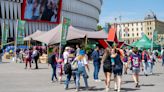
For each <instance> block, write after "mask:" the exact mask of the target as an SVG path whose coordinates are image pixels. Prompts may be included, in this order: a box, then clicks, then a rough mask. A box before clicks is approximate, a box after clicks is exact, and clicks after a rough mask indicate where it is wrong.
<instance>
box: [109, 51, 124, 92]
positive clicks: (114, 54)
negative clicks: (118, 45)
mask: <svg viewBox="0 0 164 92" xmlns="http://www.w3.org/2000/svg"><path fill="white" fill-rule="evenodd" d="M111 62H112V68H113V73H114V84H115V86H114V90H115V91H117V92H120V90H121V80H122V79H121V77H122V70H123V63H122V61H121V57H120V53H119V51H117V50H116V49H115V48H114V49H112V51H111Z"/></svg>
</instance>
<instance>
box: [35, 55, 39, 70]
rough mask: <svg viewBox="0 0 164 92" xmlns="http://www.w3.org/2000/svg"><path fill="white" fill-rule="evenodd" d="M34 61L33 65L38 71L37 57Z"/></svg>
mask: <svg viewBox="0 0 164 92" xmlns="http://www.w3.org/2000/svg"><path fill="white" fill-rule="evenodd" d="M34 61H35V65H36V67H35V69H38V58H37V57H36V58H34Z"/></svg>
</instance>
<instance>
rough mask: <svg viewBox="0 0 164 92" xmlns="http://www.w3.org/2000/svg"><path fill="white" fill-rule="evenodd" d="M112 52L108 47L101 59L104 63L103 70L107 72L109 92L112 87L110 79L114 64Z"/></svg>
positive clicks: (107, 88)
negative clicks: (112, 62)
mask: <svg viewBox="0 0 164 92" xmlns="http://www.w3.org/2000/svg"><path fill="white" fill-rule="evenodd" d="M110 54H111V53H110V49H109V48H106V49H105V52H104V55H103V57H102V60H101V62H102V63H103V70H104V74H105V84H106V92H108V91H109V89H110V79H111V74H112V64H111V57H110Z"/></svg>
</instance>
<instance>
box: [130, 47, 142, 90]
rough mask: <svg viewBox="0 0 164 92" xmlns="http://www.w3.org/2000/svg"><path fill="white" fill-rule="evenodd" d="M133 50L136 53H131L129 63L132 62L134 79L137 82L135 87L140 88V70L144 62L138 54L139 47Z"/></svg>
mask: <svg viewBox="0 0 164 92" xmlns="http://www.w3.org/2000/svg"><path fill="white" fill-rule="evenodd" d="M133 52H134V53H133V54H132V55H131V57H130V61H129V62H128V65H129V64H132V72H133V79H134V82H135V84H136V85H135V87H136V88H138V87H140V86H139V72H140V66H141V65H142V62H141V60H140V56H139V54H138V51H137V49H134V50H133ZM142 70H143V68H142Z"/></svg>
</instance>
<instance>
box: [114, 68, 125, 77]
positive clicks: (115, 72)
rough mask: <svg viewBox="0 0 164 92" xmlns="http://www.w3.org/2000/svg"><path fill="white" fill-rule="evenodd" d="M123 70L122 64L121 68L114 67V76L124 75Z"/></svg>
mask: <svg viewBox="0 0 164 92" xmlns="http://www.w3.org/2000/svg"><path fill="white" fill-rule="evenodd" d="M122 70H123V67H122V66H120V67H119V68H116V67H113V74H114V76H117V75H119V76H122Z"/></svg>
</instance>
